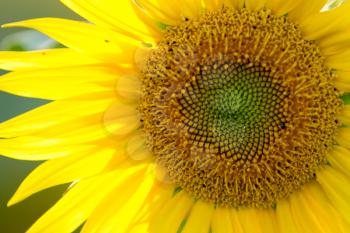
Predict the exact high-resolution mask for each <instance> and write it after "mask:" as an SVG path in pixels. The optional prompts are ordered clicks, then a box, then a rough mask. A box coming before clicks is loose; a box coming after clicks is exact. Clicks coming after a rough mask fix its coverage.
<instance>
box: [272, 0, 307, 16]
mask: <svg viewBox="0 0 350 233" xmlns="http://www.w3.org/2000/svg"><path fill="white" fill-rule="evenodd" d="M304 2H305V1H303V0H267V3H266V7H267V8H268V9H271V10H272V12H273V13H274V14H276V15H278V16H282V15H285V14H288V13H289V12H290V11H292V10H293V9H295V8H296V7H298V6H299V5H300V4H304Z"/></svg>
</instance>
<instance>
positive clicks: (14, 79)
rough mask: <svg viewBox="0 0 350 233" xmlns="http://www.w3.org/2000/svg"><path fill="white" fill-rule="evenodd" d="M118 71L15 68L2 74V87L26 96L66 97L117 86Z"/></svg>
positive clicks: (86, 68) (101, 68) (94, 67)
mask: <svg viewBox="0 0 350 233" xmlns="http://www.w3.org/2000/svg"><path fill="white" fill-rule="evenodd" d="M68 59H69V58H68ZM116 73H117V70H115V69H112V68H108V67H103V66H87V67H86V66H77V67H64V68H63V67H61V68H57V69H48V70H45V69H41V70H37V71H35V72H33V71H31V70H28V71H15V72H11V73H7V74H5V75H3V76H1V77H0V90H2V91H6V92H10V93H13V94H16V95H21V96H26V97H34V98H42V99H51V100H57V99H65V98H69V97H72V96H77V95H82V94H85V93H93V92H100V91H108V90H113V89H114V85H115V82H116V79H117V74H116Z"/></svg>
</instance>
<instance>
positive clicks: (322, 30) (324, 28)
mask: <svg viewBox="0 0 350 233" xmlns="http://www.w3.org/2000/svg"><path fill="white" fill-rule="evenodd" d="M349 10H350V4H349V3H348V2H346V3H344V4H342V5H341V6H339V7H337V8H335V9H332V10H329V11H323V12H320V13H317V14H314V15H310V17H308V18H307V19H305V20H304V21H303V22H301V24H300V27H301V30H302V31H303V32H304V38H305V39H307V40H321V39H322V38H324V37H325V36H328V35H332V34H333V33H342V32H343V31H344V30H345V29H347V28H348V26H349V24H350V17H348V12H349Z"/></svg>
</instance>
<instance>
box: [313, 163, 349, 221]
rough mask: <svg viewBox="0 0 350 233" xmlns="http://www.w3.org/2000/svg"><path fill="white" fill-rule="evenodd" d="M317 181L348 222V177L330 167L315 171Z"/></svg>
mask: <svg viewBox="0 0 350 233" xmlns="http://www.w3.org/2000/svg"><path fill="white" fill-rule="evenodd" d="M317 181H318V182H319V183H320V184H321V186H322V188H323V190H324V191H325V193H326V194H327V196H328V199H329V200H330V201H331V202H332V204H333V205H334V207H335V208H336V209H337V211H338V212H339V213H340V214H341V215H342V216H343V217H344V218H345V219H346V221H347V222H348V224H350V215H349V213H350V190H349V187H350V179H349V177H347V176H344V174H342V173H341V172H339V171H337V170H335V169H334V168H332V167H327V168H324V169H322V170H321V171H319V172H318V173H317Z"/></svg>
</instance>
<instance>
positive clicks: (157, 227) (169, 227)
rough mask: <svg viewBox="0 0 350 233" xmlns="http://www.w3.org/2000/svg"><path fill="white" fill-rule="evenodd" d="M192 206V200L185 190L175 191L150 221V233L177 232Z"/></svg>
mask: <svg viewBox="0 0 350 233" xmlns="http://www.w3.org/2000/svg"><path fill="white" fill-rule="evenodd" d="M192 206H193V200H192V199H191V198H190V197H189V196H188V194H187V193H186V192H183V191H181V192H180V193H177V194H176V195H175V196H174V197H173V198H172V199H171V200H170V201H169V202H167V203H166V204H164V206H163V208H162V209H161V210H160V211H159V212H158V213H156V214H155V215H154V216H153V218H152V219H151V222H150V232H152V233H164V232H167V233H177V232H178V229H179V227H180V226H181V224H182V223H183V222H184V221H185V220H186V217H187V215H188V213H189V212H190V210H191V208H192Z"/></svg>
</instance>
